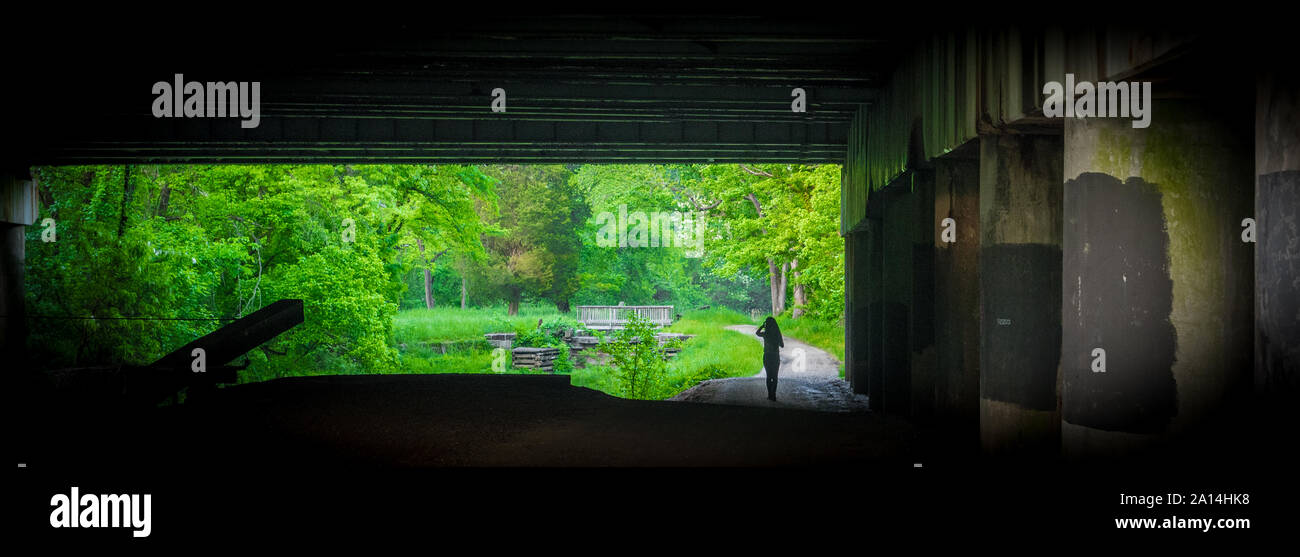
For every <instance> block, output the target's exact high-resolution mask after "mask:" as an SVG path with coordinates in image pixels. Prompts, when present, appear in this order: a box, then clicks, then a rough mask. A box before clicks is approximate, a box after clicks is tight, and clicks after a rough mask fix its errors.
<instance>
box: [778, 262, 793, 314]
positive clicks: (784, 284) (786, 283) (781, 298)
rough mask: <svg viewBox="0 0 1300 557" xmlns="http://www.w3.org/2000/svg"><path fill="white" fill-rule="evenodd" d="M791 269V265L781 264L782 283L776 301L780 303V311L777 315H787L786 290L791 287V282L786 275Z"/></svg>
mask: <svg viewBox="0 0 1300 557" xmlns="http://www.w3.org/2000/svg"><path fill="white" fill-rule="evenodd" d="M789 269H790V264H789V263H782V264H781V283H780V285H779V286H778V287H777V291H776V296H777V298H776V299H777V301H778V302H780V305H779V307H780V309H779V310H778V311H777V313H785V291H786V288H787V287H788V286H789V285H790V281H789V279H788V278H786V274H787V272H788V271H789Z"/></svg>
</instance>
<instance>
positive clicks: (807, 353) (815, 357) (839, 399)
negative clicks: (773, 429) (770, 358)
mask: <svg viewBox="0 0 1300 557" xmlns="http://www.w3.org/2000/svg"><path fill="white" fill-rule="evenodd" d="M757 328H758V327H755V326H753V325H732V326H730V327H727V329H730V330H732V331H736V332H738V333H741V334H744V335H746V336H748V337H749V338H752V339H754V340H755V341H756V342H762V339H759V338H758V337H757V336H755V335H754V331H755V330H756V329H757ZM782 338H784V339H785V347H784V348H782V349H781V369H780V371H779V372H778V373H777V377H778V378H779V380H778V381H777V388H776V402H773V401H770V400H767V385H766V383H765V379H766V377H767V374H766V373H765V372H764V371H763V364H762V362H754V365H755V366H757V367H758V372H757V373H756V374H755V375H754V376H753V377H733V378H730V379H713V380H709V381H704V382H702V383H700V384H699V385H696V386H694V387H691V388H690V389H687V390H685V391H682V392H681V393H679V394H678V395H677V396H675V397H673V398H671V399H669V400H676V401H684V402H707V403H713V404H729V405H736V406H759V407H768V408H801V409H807V410H823V411H829V412H860V411H865V410H866V409H867V398H866V397H865V396H863V395H855V394H853V391H852V389H850V388H849V384H848V382H846V381H844V380H843V379H840V378H839V366H840V362H839V360H836V359H835V357H834V356H831V355H830V354H829V353H827V352H826V351H825V350H822V349H820V348H816V347H814V346H811V345H809V344H806V343H803V342H800V341H798V340H795V339H792V338H790V337H782Z"/></svg>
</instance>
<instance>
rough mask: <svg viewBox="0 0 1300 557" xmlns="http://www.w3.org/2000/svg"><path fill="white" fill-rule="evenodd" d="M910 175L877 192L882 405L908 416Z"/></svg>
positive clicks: (913, 212)
mask: <svg viewBox="0 0 1300 557" xmlns="http://www.w3.org/2000/svg"><path fill="white" fill-rule="evenodd" d="M910 190H911V176H910V175H909V174H904V175H903V176H902V177H901V178H899V179H898V180H896V181H895V183H894V184H891V185H890V186H889V187H886V188H885V189H883V190H881V191H879V192H877V193H876V195H878V196H880V197H881V199H882V200H883V202H884V203H883V205H882V211H883V218H882V219H881V237H882V241H883V245H882V246H881V248H882V249H881V281H880V282H881V289H882V291H881V320H882V323H881V366H882V369H883V374H884V387H883V390H884V393H883V394H884V395H885V399H884V404H883V410H884V412H886V413H888V414H893V415H897V416H909V415H910V414H911V410H912V362H911V359H912V350H911V332H912V329H911V324H912V252H913V249H912V226H913V224H914V221H915V219H916V209H915V208H914V206H913V205H912V193H911V191H910Z"/></svg>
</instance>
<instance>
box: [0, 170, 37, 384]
mask: <svg viewBox="0 0 1300 557" xmlns="http://www.w3.org/2000/svg"><path fill="white" fill-rule="evenodd" d="M36 217H37V207H36V184H35V182H34V181H32V180H31V179H30V177H29V176H28V175H27V173H26V172H25V171H20V172H13V173H9V172H5V173H0V316H3V317H0V348H3V349H4V354H6V355H9V356H12V357H13V359H15V360H18V361H20V362H21V361H22V360H23V357H22V356H21V355H22V354H23V353H24V352H25V350H26V343H27V319H26V315H27V312H26V307H25V303H24V300H23V296H24V292H25V286H24V284H23V281H24V278H23V277H24V274H25V273H24V266H25V263H24V258H25V254H26V245H25V242H26V232H27V230H26V227H27V226H30V225H32V224H35V222H36ZM22 363H25V362H22Z"/></svg>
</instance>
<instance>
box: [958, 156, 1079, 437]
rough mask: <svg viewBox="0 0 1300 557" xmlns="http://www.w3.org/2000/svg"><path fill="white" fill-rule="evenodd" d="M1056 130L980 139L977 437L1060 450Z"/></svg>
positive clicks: (1058, 223)
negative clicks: (979, 301) (979, 307)
mask: <svg viewBox="0 0 1300 557" xmlns="http://www.w3.org/2000/svg"><path fill="white" fill-rule="evenodd" d="M1061 149H1062V142H1061V137H1060V136H1059V135H1010V134H999V135H989V136H983V137H981V138H980V188H979V205H980V222H979V234H980V252H979V279H980V282H979V284H980V293H981V311H980V364H979V369H980V442H981V446H982V447H983V449H984V450H985V452H987V453H994V454H1010V453H1016V454H1042V455H1055V454H1057V453H1058V451H1059V446H1060V445H1059V429H1060V425H1059V424H1060V414H1059V409H1058V406H1059V403H1058V399H1059V391H1058V386H1057V385H1058V379H1057V378H1058V364H1059V359H1060V347H1061V313H1060V305H1061V171H1062V170H1061Z"/></svg>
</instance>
